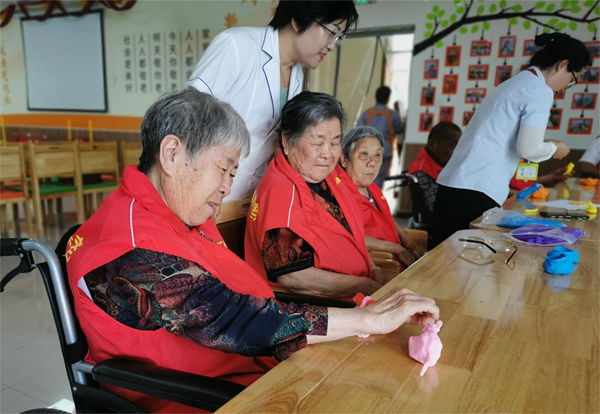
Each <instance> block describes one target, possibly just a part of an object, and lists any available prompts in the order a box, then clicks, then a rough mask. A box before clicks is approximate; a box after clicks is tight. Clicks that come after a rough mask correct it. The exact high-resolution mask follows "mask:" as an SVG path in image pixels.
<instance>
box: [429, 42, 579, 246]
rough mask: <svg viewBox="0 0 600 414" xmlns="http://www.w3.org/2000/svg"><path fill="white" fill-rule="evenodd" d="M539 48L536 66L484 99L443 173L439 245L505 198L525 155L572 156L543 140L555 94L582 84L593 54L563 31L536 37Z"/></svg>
mask: <svg viewBox="0 0 600 414" xmlns="http://www.w3.org/2000/svg"><path fill="white" fill-rule="evenodd" d="M535 44H536V45H537V46H543V49H541V50H539V51H538V52H537V53H536V54H535V55H534V56H533V57H532V58H531V62H530V65H531V66H530V67H529V68H528V69H527V70H524V71H522V72H520V73H518V74H517V75H515V76H514V77H513V78H512V79H509V80H507V81H506V82H504V83H502V84H501V85H499V86H498V87H497V88H496V89H494V90H493V91H492V92H491V93H490V95H489V96H488V97H486V98H485V99H484V100H483V102H482V103H481V105H480V107H479V108H478V109H477V112H475V116H473V118H472V119H471V122H469V125H468V126H467V128H466V129H465V131H464V132H463V135H462V137H461V139H460V141H459V143H458V146H457V147H456V149H455V150H454V153H453V154H452V158H450V161H449V162H448V164H446V166H445V167H444V169H443V170H442V172H441V173H440V176H439V177H438V180H437V182H438V184H439V189H438V192H437V197H436V201H435V206H434V212H433V214H434V223H435V226H434V229H433V233H434V234H433V237H434V243H435V244H438V243H440V242H442V241H443V240H445V239H446V238H448V237H449V236H451V235H452V234H453V233H454V232H456V231H458V230H462V229H468V228H469V223H470V222H471V221H472V220H474V219H475V218H477V217H479V216H480V215H481V214H483V212H484V211H486V210H488V209H490V208H492V207H499V206H500V205H501V204H502V203H503V202H504V201H505V200H506V197H507V195H508V191H509V188H508V185H509V182H510V179H511V177H512V176H513V174H514V173H515V171H516V170H517V165H518V164H519V160H520V158H521V157H522V158H523V159H525V160H528V161H529V162H534V163H538V162H541V161H545V160H547V159H549V158H551V157H552V158H557V159H561V158H563V157H565V156H566V155H567V154H568V153H569V148H568V147H567V146H566V145H565V144H564V143H562V142H558V141H544V132H545V130H546V125H547V123H548V116H549V114H550V108H551V106H552V101H553V97H554V92H558V91H562V90H564V89H567V88H569V87H571V86H574V85H575V84H577V78H578V77H579V75H581V72H582V71H583V68H584V67H585V66H587V65H589V64H590V63H591V57H590V53H589V52H588V50H587V49H586V47H585V46H584V44H583V43H582V42H580V41H579V40H577V39H573V38H571V37H570V36H569V35H566V34H563V33H552V34H542V35H539V36H536V38H535Z"/></svg>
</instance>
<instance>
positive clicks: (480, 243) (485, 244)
mask: <svg viewBox="0 0 600 414" xmlns="http://www.w3.org/2000/svg"><path fill="white" fill-rule="evenodd" d="M458 240H459V241H461V242H463V247H464V248H465V249H464V250H463V252H462V253H461V257H463V258H464V259H466V260H468V261H470V262H476V263H478V264H479V262H482V261H485V262H486V263H481V264H487V263H492V262H493V261H494V259H493V258H492V256H493V255H494V254H501V255H509V256H508V259H506V260H505V262H504V263H506V264H508V262H510V259H512V258H513V256H514V255H515V254H516V253H517V246H515V245H514V244H512V243H511V242H509V241H506V240H484V239H482V238H481V237H467V238H464V239H458ZM513 249H514V251H513V252H512V253H511V251H512V250H513Z"/></svg>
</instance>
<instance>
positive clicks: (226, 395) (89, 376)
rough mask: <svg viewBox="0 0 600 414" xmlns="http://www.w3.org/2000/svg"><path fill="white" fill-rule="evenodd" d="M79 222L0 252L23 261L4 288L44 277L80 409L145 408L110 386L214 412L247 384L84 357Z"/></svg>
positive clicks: (324, 302) (283, 297)
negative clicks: (73, 258) (76, 256)
mask: <svg viewBox="0 0 600 414" xmlns="http://www.w3.org/2000/svg"><path fill="white" fill-rule="evenodd" d="M78 228H79V225H77V226H74V227H72V228H71V229H70V230H69V231H68V232H67V233H65V234H64V235H63V237H62V239H61V240H60V242H59V243H58V246H57V248H56V251H54V250H52V248H51V247H50V246H48V245H47V244H45V243H42V242H40V241H36V240H27V239H14V238H13V239H1V240H0V255H1V256H18V257H20V259H21V262H20V264H19V266H18V267H17V268H16V269H14V270H12V271H11V272H9V273H8V274H7V275H6V276H4V277H3V278H2V281H1V282H0V292H3V291H4V288H5V286H6V285H7V283H9V282H10V281H11V280H12V279H13V278H14V277H16V276H17V275H19V274H21V273H28V272H31V271H32V270H34V269H37V270H38V271H39V272H40V275H41V276H42V279H43V282H44V286H45V288H46V293H47V294H48V299H49V301H50V307H51V309H52V314H53V317H54V322H55V324H56V329H57V332H58V340H59V342H60V347H61V351H62V355H63V361H64V364H65V368H66V374H67V377H68V380H69V384H70V388H71V393H72V396H73V402H74V404H75V411H76V412H77V413H146V411H144V410H143V409H142V408H140V407H139V406H137V405H135V404H133V403H132V402H130V401H128V400H125V399H124V398H121V397H120V396H117V395H115V394H112V393H110V392H108V391H105V390H103V389H101V388H100V384H107V385H112V386H116V387H120V388H124V389H127V390H131V391H136V392H139V393H142V394H144V395H148V396H152V397H157V398H161V399H165V400H169V401H173V402H176V403H179V404H183V405H187V406H190V407H194V408H197V409H201V410H205V411H211V412H212V411H216V410H218V409H219V408H220V407H221V406H223V405H224V404H225V403H227V402H228V401H229V400H231V399H232V398H233V397H235V396H236V395H237V394H239V393H240V392H242V391H243V390H244V389H245V388H246V387H245V386H243V385H241V384H237V383H234V382H230V381H225V380H221V379H218V378H210V377H206V376H202V375H197V374H191V373H188V372H183V371H177V370H173V369H168V368H163V367H159V366H156V365H152V364H148V363H145V362H140V361H135V360H128V359H120V358H114V359H108V360H105V361H102V362H100V363H98V364H95V365H94V364H91V363H89V362H85V361H84V358H85V356H86V355H87V350H88V347H87V342H86V338H85V336H84V335H83V332H82V331H81V329H80V327H79V324H78V322H77V319H76V317H75V314H74V312H73V311H72V309H73V295H72V293H71V291H70V289H69V285H68V283H66V280H65V279H66V278H65V276H66V274H67V271H66V260H65V257H64V254H65V251H66V247H67V243H68V241H69V238H70V237H71V236H72V235H73V234H74V233H75V232H76V231H77V229H78ZM34 251H36V252H38V253H40V254H41V255H42V256H43V258H44V259H45V262H40V263H36V262H35V261H34V258H33V255H32V252H34ZM276 298H277V299H278V300H280V301H283V302H298V303H311V304H313V305H317V306H336V307H345V308H350V307H354V306H355V304H354V303H352V302H348V301H343V300H336V299H329V298H318V297H311V296H305V295H297V294H292V293H279V292H278V293H276ZM26 413H64V412H63V411H60V410H55V409H51V408H44V409H35V410H29V411H26Z"/></svg>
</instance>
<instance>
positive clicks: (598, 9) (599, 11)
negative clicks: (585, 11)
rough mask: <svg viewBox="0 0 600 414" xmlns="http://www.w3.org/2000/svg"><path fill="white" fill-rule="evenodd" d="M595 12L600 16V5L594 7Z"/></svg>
mask: <svg viewBox="0 0 600 414" xmlns="http://www.w3.org/2000/svg"><path fill="white" fill-rule="evenodd" d="M594 14H595V15H596V16H600V6H596V8H595V9H594Z"/></svg>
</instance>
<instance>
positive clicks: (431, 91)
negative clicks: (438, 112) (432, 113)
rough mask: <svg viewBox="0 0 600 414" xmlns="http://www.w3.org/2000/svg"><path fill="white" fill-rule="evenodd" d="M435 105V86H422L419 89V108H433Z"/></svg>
mask: <svg viewBox="0 0 600 414" xmlns="http://www.w3.org/2000/svg"><path fill="white" fill-rule="evenodd" d="M434 104H435V86H423V88H421V106H433V105H434Z"/></svg>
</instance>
